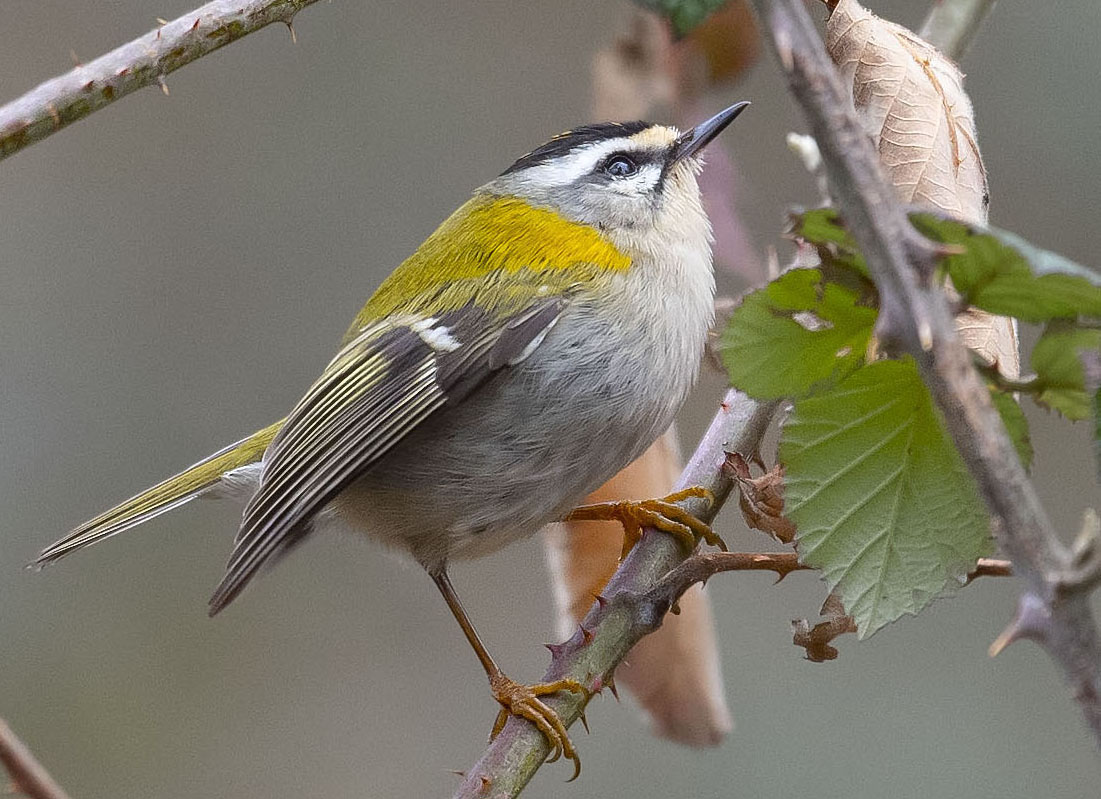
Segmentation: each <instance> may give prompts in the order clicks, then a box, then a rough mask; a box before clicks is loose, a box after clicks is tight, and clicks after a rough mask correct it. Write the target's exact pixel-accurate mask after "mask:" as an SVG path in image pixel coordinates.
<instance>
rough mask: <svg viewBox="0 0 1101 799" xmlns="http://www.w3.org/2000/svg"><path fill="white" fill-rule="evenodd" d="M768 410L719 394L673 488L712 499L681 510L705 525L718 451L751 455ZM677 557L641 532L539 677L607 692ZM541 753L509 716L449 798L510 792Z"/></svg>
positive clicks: (654, 623) (572, 710)
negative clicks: (694, 489) (699, 489)
mask: <svg viewBox="0 0 1101 799" xmlns="http://www.w3.org/2000/svg"><path fill="white" fill-rule="evenodd" d="M775 408H776V406H775V404H773V403H769V404H758V403H756V402H754V401H753V400H751V399H749V398H748V397H746V396H745V395H744V394H741V393H739V392H736V391H730V392H728V393H727V395H726V397H725V399H724V400H723V403H722V406H721V407H720V410H719V412H718V413H717V414H716V416H715V418H714V420H712V422H711V426H710V427H709V428H708V430H707V432H706V433H705V434H704V436H703V438H702V439H701V440H700V444H699V446H698V447H697V448H696V451H695V453H694V454H693V455H692V459H691V460H690V461H689V462H688V465H687V466H686V467H685V469H684V471H683V472H682V473H681V476H680V479H679V480H678V481H677V485H676V487H675V488H676V489H681V488H688V487H689V486H694V485H702V486H704V487H705V488H707V489H709V490H710V491H711V492H712V494H713V495H714V497H715V502H714V503H713V504H712V505H711V506H708V505H707V504H706V502H704V501H703V500H698V499H694V500H687V501H685V502H683V503H681V504H682V506H683V507H684V508H685V509H686V510H688V511H689V512H691V513H692V514H694V515H696V516H697V517H699V518H700V519H702V520H703V521H705V522H708V523H710V522H711V520H712V519H714V518H715V516H716V514H717V513H718V512H719V509H720V508H721V507H722V505H723V503H724V502H725V501H726V499H727V497H728V496H729V494H730V491H731V489H732V488H733V485H734V481H733V479H732V477H731V476H730V475H729V473H728V470H726V469H724V463H725V461H726V453H727V452H728V451H734V452H740V453H742V454H743V455H745V456H746V457H750V456H751V455H753V454H754V453H755V452H756V450H757V447H758V445H759V444H760V441H761V438H762V436H763V435H764V433H765V430H766V429H767V428H768V424H769V422H770V420H771V419H772V416H773V413H774V412H775ZM685 558H686V555H685V553H684V551H683V550H682V549H681V548H680V545H679V544H678V543H677V542H676V541H674V540H673V538H672V537H671V536H668V535H666V534H664V533H660V532H657V531H655V530H646V531H645V532H644V533H643V536H642V540H641V541H640V542H639V543H638V545H637V546H636V547H635V548H634V549H633V550H632V551H631V554H630V555H628V556H627V558H626V559H625V560H624V561H623V563H621V564H620V567H619V569H618V571H616V573H615V575H614V576H613V577H612V579H611V581H610V582H609V583H608V585H607V587H606V588H605V589H604V594H603V595H602V596H600V597H598V598H597V601H596V603H595V604H594V605H593V607H592V609H591V610H590V611H589V614H588V615H587V616H586V617H585V620H584V622H582V624H581V626H580V627H579V629H578V631H577V632H576V633H575V634H574V635H573V636H572V637H571V638H570V639H569V640H568V641H566V642H565V643H562V644H553V645H548V648H549V649H550V650H551V654H552V657H551V665H550V668H549V669H548V670H547V672H546V675H545V677H544V680H545V681H554V680H559V679H563V678H573V679H575V680H578V681H580V682H582V683H583V684H585V685H586V686H588V687H589V688H590V689H591V690H593V691H594V692H599V691H600V690H602V689H603V688H604V687H608V688H610V689H611V690H612V691H613V692H614V691H615V682H614V679H613V675H614V672H615V668H616V666H617V665H618V664H619V662H620V661H621V660H622V659H623V658H624V657H625V656H626V654H627V653H628V651H630V649H631V647H632V646H634V644H635V643H636V642H638V641H639V640H640V639H641V638H642V637H643V636H644V635H646V634H647V633H650V632H652V631H653V630H655V629H657V627H659V626H660V625H661V620H662V616H664V612H661V613H656V612H650V611H656V607H655V606H654V604H653V603H649V602H646V601H645V597H644V596H643V595H644V594H645V593H646V592H647V591H650V590H651V589H652V588H653V587H654V585H656V584H657V583H658V582H659V581H661V579H662V578H663V576H664V575H665V574H667V573H668V572H669V570H670V569H672V568H673V567H674V566H676V565H677V564H678V563H680V562H682V561H683V560H685ZM545 701H546V702H547V704H548V705H550V706H551V707H552V708H553V709H554V711H555V712H556V713H558V715H559V716H560V717H561V719H562V721H563V722H565V723H566V725H567V726H568V725H570V724H572V723H573V722H575V721H577V719H578V718H580V717H581V714H582V712H583V711H584V700H583V699H582V698H581V697H580V696H577V695H575V694H565V695H555V696H553V697H548V698H547V699H546V700H545ZM549 751H550V750H549V747H548V745H547V740H546V738H545V737H544V736H543V734H542V733H541V732H539V730H537V729H536V728H535V726H534V725H532V724H529V723H528V722H526V721H524V720H523V719H518V718H511V719H509V721H508V723H507V724H506V725H505V728H504V730H502V731H501V733H500V735H498V736H497V737H496V738H495V739H494V740H493V741H492V743H490V745H489V747H488V748H487V749H486V751H485V752H484V753H483V755H482V757H481V758H480V759H479V760H478V762H477V763H475V764H474V766H473V767H471V768H470V770H469V771H467V773H466V775H465V778H464V780H463V783H462V785H461V786H459V789H458V790H457V791H456V792H455V795H454V796H455V799H503V798H505V797H514V796H516V795H517V794H519V793H520V791H521V790H522V789H523V788H524V786H525V785H527V783H528V781H529V780H530V779H531V778H532V776H534V774H535V772H536V771H537V770H538V769H539V767H540V766H541V765H542V764H543V761H544V760H545V759H546V757H547V754H548V753H549Z"/></svg>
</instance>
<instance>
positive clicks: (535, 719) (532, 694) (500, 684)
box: [489, 672, 589, 781]
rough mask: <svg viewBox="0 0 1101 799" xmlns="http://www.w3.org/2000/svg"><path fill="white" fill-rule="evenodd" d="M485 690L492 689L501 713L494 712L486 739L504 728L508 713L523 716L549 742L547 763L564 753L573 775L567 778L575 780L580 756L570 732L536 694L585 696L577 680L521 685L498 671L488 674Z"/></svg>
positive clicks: (586, 692) (539, 695)
mask: <svg viewBox="0 0 1101 799" xmlns="http://www.w3.org/2000/svg"><path fill="white" fill-rule="evenodd" d="M489 690H490V691H492V692H493V698H494V699H496V700H497V701H498V702H500V703H501V712H500V713H498V714H497V720H496V721H495V722H494V723H493V731H492V732H491V733H490V734H489V739H490V740H491V741H492V740H493V739H494V738H496V737H497V734H498V733H500V732H501V730H502V729H504V727H505V722H506V721H508V717H509V716H520V717H521V718H525V719H527V720H528V721H530V722H531V723H532V724H534V725H535V726H536V727H538V728H539V731H540V732H542V733H543V735H545V736H546V738H547V742H548V743H550V745H551V753H550V756H549V757H548V758H547V762H548V763H553V762H554V761H555V760H557V759H558V758H560V757H562V756H563V755H565V756H566V757H568V758H569V759H570V760H572V761H573V776H572V777H570V781H573V780H575V779H577V775H578V774H580V773H581V758H580V757H578V755H577V750H576V749H574V748H573V742H572V741H571V740H570V735H569V733H568V732H566V725H565V724H563V723H562V719H561V718H559V716H558V714H557V713H555V712H554V711H553V710H552V709H551V708H550V707H549V706H548V705H547V704H546V703H545V702H543V701H542V700H541V699H540V698H539V697H541V696H546V695H547V694H553V693H557V692H558V691H570V692H571V693H575V694H581V695H582V696H584V697H586V698H588V696H589V692H588V691H587V690H586V689H585V686H583V685H582V684H581V683H579V682H578V681H577V680H555V681H554V682H547V683H539V684H538V685H522V684H520V683H518V682H515V681H513V680H510V679H509V678H508V677H506V676H505V675H504V674H502V673H500V672H498V673H497V674H493V675H490V678H489Z"/></svg>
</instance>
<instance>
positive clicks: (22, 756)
mask: <svg viewBox="0 0 1101 799" xmlns="http://www.w3.org/2000/svg"><path fill="white" fill-rule="evenodd" d="M0 763H2V764H3V766H4V768H5V769H7V772H8V775H9V776H10V777H11V779H12V782H13V783H15V788H16V790H18V791H19V792H20V793H21V794H23V795H25V796H28V797H30V799H69V795H68V794H67V793H65V791H64V790H63V789H62V787H61V786H60V785H58V784H57V783H56V782H54V779H53V777H51V776H50V774H49V772H47V771H46V769H45V768H43V767H42V764H41V763H39V762H38V760H37V759H35V756H34V755H33V754H32V753H31V750H30V749H28V748H27V745H26V744H24V743H23V742H22V741H21V740H19V738H18V736H16V734H15V733H14V732H12V729H11V727H9V726H8V725H7V724H6V723H5V722H4V720H3V719H0Z"/></svg>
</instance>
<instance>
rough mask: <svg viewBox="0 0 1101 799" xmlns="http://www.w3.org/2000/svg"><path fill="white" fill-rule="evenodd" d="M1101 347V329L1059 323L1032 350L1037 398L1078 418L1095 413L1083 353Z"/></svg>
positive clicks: (1069, 416)
mask: <svg viewBox="0 0 1101 799" xmlns="http://www.w3.org/2000/svg"><path fill="white" fill-rule="evenodd" d="M1091 350H1092V351H1093V352H1097V351H1098V350H1101V330H1098V329H1095V328H1078V327H1074V326H1073V325H1071V324H1068V323H1066V322H1055V323H1052V324H1050V325H1048V326H1047V327H1046V328H1045V329H1044V334H1043V335H1042V336H1040V338H1039V340H1037V342H1036V346H1035V347H1033V349H1032V369H1033V371H1035V372H1036V378H1037V382H1038V383H1039V385H1040V393H1039V394H1037V395H1034V396H1035V398H1036V401H1037V402H1038V403H1040V404H1041V405H1044V406H1046V407H1048V408H1051V409H1052V410H1056V411H1059V413H1061V414H1063V416H1065V417H1067V418H1068V419H1073V420H1075V421H1077V420H1079V419H1087V418H1089V417H1090V415H1091V414H1092V413H1093V398H1092V396H1091V395H1092V393H1093V392H1092V391H1089V390H1087V388H1086V374H1085V369H1084V368H1083V366H1082V353H1083V352H1087V351H1091Z"/></svg>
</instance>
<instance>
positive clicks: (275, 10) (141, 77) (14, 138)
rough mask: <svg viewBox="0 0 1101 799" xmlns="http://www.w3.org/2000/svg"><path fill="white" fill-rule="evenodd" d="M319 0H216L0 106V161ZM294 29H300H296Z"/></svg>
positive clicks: (164, 85) (286, 21)
mask: <svg viewBox="0 0 1101 799" xmlns="http://www.w3.org/2000/svg"><path fill="white" fill-rule="evenodd" d="M315 2H317V0H214V2H211V3H207V4H206V5H204V6H202V7H200V8H197V9H195V10H194V11H191V12H189V13H187V14H184V15H183V16H182V17H180V18H178V19H175V20H173V21H172V22H168V23H166V24H165V25H162V26H161V27H159V28H156V29H155V30H152V31H150V32H149V33H147V34H145V35H144V36H140V37H138V38H137V39H135V40H134V41H132V42H130V43H128V44H124V45H122V46H121V47H118V48H116V49H114V50H112V51H111V52H109V53H107V54H106V55H102V56H100V57H99V58H97V59H95V60H94V61H91V62H89V63H87V64H81V65H80V66H77V67H76V68H75V69H72V70H70V71H69V72H67V73H65V74H64V75H60V76H58V77H56V78H53V79H52V80H48V81H46V82H45V83H43V84H41V85H40V86H38V87H37V88H34V89H32V90H31V91H29V92H27V93H26V94H24V95H23V96H22V97H19V98H17V99H15V100H12V101H11V102H10V103H7V104H6V105H4V106H0V160H3V159H5V158H7V157H8V156H10V155H12V154H13V153H17V152H19V151H20V150H22V149H23V148H25V147H29V146H30V145H32V144H34V143H35V142H39V141H42V139H44V138H46V137H47V136H49V135H50V134H51V133H54V132H56V131H59V130H61V129H62V128H64V127H66V126H67V125H71V124H72V123H73V122H76V121H77V120H79V119H83V118H84V117H86V116H88V115H89V114H91V113H92V112H93V111H98V110H99V109H101V108H103V107H104V106H106V105H109V104H111V103H112V102H114V101H115V100H117V99H119V98H120V97H123V96H124V95H127V94H130V93H131V92H134V91H137V90H138V89H141V88H143V87H145V86H152V85H154V84H156V85H159V86H160V87H161V89H162V90H163V91H164V93H165V94H167V93H168V84H167V83H165V76H166V75H168V74H169V73H170V72H175V71H176V70H177V69H179V68H180V67H182V66H184V65H186V64H190V63H191V62H192V61H195V60H196V59H198V58H202V57H203V56H204V55H207V54H208V53H212V52H214V51H215V50H217V49H218V48H220V47H224V46H225V45H227V44H229V43H230V42H234V41H237V40H238V39H240V38H241V37H242V36H247V35H248V34H250V33H252V32H253V31H257V30H259V29H260V28H263V27H265V26H266V25H270V24H271V23H273V22H282V23H284V24H285V25H287V26H288V27H290V25H291V20H292V19H294V15H295V14H297V13H298V12H299V11H301V10H302V9H303V8H305V7H306V6H308V5H312V4H313V3H315ZM291 30H292V34H293V28H292V29H291Z"/></svg>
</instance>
